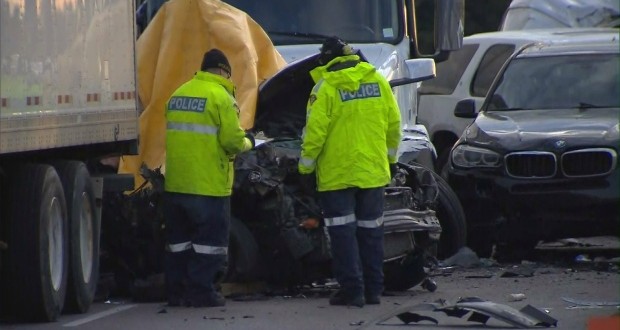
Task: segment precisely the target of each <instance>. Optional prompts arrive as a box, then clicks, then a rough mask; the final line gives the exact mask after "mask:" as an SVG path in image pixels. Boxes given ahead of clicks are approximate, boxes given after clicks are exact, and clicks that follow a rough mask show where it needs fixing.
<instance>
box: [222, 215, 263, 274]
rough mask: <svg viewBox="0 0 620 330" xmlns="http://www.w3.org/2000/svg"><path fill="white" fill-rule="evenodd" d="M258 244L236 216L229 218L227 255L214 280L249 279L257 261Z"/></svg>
mask: <svg viewBox="0 0 620 330" xmlns="http://www.w3.org/2000/svg"><path fill="white" fill-rule="evenodd" d="M257 251H258V245H257V243H256V240H255V239H254V236H252V233H251V232H250V231H249V229H248V228H247V227H246V226H245V225H244V224H243V223H242V222H241V220H239V219H237V218H236V217H231V218H230V238H229V242H228V255H227V260H226V265H225V267H224V269H222V271H221V272H220V273H218V275H217V276H216V278H217V280H216V282H234V281H244V280H247V279H250V277H251V275H252V274H253V270H254V269H255V267H256V265H257V262H258V252H257Z"/></svg>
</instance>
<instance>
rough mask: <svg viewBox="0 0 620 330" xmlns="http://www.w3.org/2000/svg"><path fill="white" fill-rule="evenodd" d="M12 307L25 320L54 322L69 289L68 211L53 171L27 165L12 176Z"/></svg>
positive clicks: (36, 165) (10, 243)
mask: <svg viewBox="0 0 620 330" xmlns="http://www.w3.org/2000/svg"><path fill="white" fill-rule="evenodd" d="M10 173H11V175H9V176H8V177H9V180H10V183H9V184H8V190H9V191H10V194H9V195H10V198H11V201H10V202H9V208H10V210H9V212H10V217H9V221H10V224H9V227H10V229H9V237H8V241H9V242H8V249H9V251H8V255H9V256H8V265H7V266H8V268H9V269H10V271H9V272H8V283H10V285H9V288H8V290H9V292H10V298H9V299H10V301H11V304H10V305H9V306H10V308H12V312H13V314H14V315H15V316H18V317H19V318H23V319H28V320H33V321H54V320H56V318H57V317H58V315H60V312H61V311H62V308H63V305H64V300H65V294H66V290H67V264H68V253H67V250H68V239H67V233H68V229H67V207H66V203H65V196H64V192H63V189H62V183H61V181H60V178H59V177H58V174H57V173H56V171H55V170H54V168H53V167H51V166H49V165H40V164H26V165H22V166H20V167H19V168H16V169H15V171H14V172H10Z"/></svg>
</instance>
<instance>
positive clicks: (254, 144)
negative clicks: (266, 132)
mask: <svg viewBox="0 0 620 330" xmlns="http://www.w3.org/2000/svg"><path fill="white" fill-rule="evenodd" d="M245 137H246V138H247V139H248V140H250V142H252V149H254V147H256V140H255V139H254V135H252V134H251V133H250V132H246V133H245Z"/></svg>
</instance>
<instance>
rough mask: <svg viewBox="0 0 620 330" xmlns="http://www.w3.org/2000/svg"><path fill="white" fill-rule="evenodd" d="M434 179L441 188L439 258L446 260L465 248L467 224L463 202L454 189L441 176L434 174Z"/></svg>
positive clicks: (438, 211)
mask: <svg viewBox="0 0 620 330" xmlns="http://www.w3.org/2000/svg"><path fill="white" fill-rule="evenodd" d="M433 177H434V178H435V181H436V182H437V186H438V188H439V198H438V199H439V203H438V205H437V208H436V210H435V211H436V212H437V218H438V219H439V223H440V224H441V237H440V238H439V247H438V251H437V258H438V259H445V258H448V257H450V256H452V255H453V254H455V253H456V252H458V250H459V249H460V248H462V247H463V246H465V244H466V242H467V224H466V220H465V212H464V211H463V207H462V206H461V202H460V201H459V199H458V197H457V196H456V194H455V193H454V191H453V190H452V188H450V186H449V185H448V183H447V182H446V181H445V180H444V179H443V178H442V177H441V176H440V175H439V174H437V173H435V172H433Z"/></svg>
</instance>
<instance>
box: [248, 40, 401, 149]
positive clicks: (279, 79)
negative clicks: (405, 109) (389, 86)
mask: <svg viewBox="0 0 620 330" xmlns="http://www.w3.org/2000/svg"><path fill="white" fill-rule="evenodd" d="M319 46H320V45H301V46H300V45H296V46H279V47H278V51H279V52H280V53H281V55H282V56H283V57H284V58H285V59H286V60H287V61H291V60H294V61H292V62H290V63H289V64H288V65H287V66H285V67H284V68H282V69H281V70H280V71H278V72H277V73H276V74H275V75H273V76H272V77H271V78H269V79H267V80H265V81H264V82H263V83H262V84H261V85H260V86H259V90H258V102H257V106H256V115H255V120H254V127H253V129H252V130H253V131H254V132H255V133H258V132H263V133H264V134H265V135H266V136H267V137H299V136H301V131H302V129H303V127H304V126H305V123H306V104H307V101H308V96H309V95H310V91H311V90H312V87H314V81H312V78H311V77H310V71H311V70H312V69H314V68H315V67H317V66H318V63H317V61H316V58H317V56H318V47H319ZM356 46H357V45H355V44H354V45H353V47H354V48H355V49H357V50H358V54H359V55H360V56H361V57H362V59H363V60H365V61H367V62H370V63H372V64H374V65H375V67H377V69H378V70H379V72H381V73H382V74H383V75H384V76H385V77H387V78H388V79H393V78H398V77H397V69H398V65H397V63H398V59H397V58H395V55H394V54H395V53H394V52H393V48H394V47H393V46H391V45H363V46H359V47H357V48H356ZM302 56H303V57H302Z"/></svg>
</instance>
